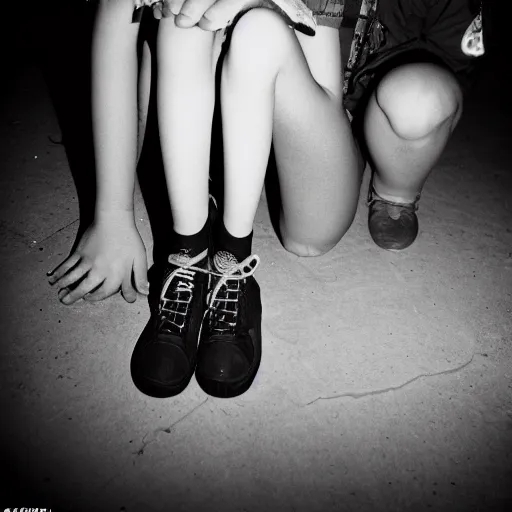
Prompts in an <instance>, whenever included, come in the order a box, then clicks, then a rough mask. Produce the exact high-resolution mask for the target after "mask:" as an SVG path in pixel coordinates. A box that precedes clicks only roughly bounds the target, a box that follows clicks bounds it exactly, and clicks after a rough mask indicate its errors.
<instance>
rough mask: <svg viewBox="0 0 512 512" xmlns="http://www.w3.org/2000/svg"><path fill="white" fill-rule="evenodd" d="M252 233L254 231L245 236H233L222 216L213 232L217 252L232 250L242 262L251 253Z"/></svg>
mask: <svg viewBox="0 0 512 512" xmlns="http://www.w3.org/2000/svg"><path fill="white" fill-rule="evenodd" d="M252 235H253V232H252V231H251V232H250V233H249V234H248V235H247V236H244V237H243V238H238V237H236V236H233V235H232V234H231V233H229V231H228V230H227V229H226V226H224V221H223V220H222V217H221V218H219V219H218V221H217V222H216V224H215V229H214V233H213V236H214V238H213V240H214V247H215V252H217V251H227V252H230V253H231V254H232V255H233V256H234V257H235V258H236V259H237V261H238V262H241V261H243V260H245V258H248V257H249V256H250V255H251V252H252Z"/></svg>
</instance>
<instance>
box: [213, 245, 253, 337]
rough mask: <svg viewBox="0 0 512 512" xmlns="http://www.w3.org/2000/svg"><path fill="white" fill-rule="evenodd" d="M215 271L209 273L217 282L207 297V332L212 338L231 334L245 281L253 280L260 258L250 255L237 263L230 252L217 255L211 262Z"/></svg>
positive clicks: (235, 323) (235, 322) (220, 252)
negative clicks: (251, 277) (216, 335)
mask: <svg viewBox="0 0 512 512" xmlns="http://www.w3.org/2000/svg"><path fill="white" fill-rule="evenodd" d="M213 263H214V268H215V270H213V271H212V272H211V274H212V275H213V276H215V278H216V279H217V283H216V284H215V286H214V288H213V289H212V290H211V292H210V293H209V294H208V298H207V302H208V309H207V310H206V313H205V314H206V315H208V319H209V323H208V326H209V329H210V332H212V333H215V334H227V333H230V334H232V333H233V332H234V330H235V327H236V325H237V319H238V312H239V307H238V306H239V298H240V292H241V291H242V289H243V286H244V284H245V282H246V280H247V278H248V277H250V276H252V275H253V274H254V272H255V271H256V268H257V267H258V265H259V263H260V258H259V256H257V255H256V254H253V255H251V256H249V257H248V258H246V259H245V260H243V261H242V262H240V263H238V261H237V260H236V258H235V257H234V256H233V255H232V254H231V253H229V252H226V251H219V252H217V253H216V254H215V256H214V258H213Z"/></svg>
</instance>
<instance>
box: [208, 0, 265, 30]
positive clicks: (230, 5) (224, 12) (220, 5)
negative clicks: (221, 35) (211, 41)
mask: <svg viewBox="0 0 512 512" xmlns="http://www.w3.org/2000/svg"><path fill="white" fill-rule="evenodd" d="M256 3H257V2H256V1H252V0H247V1H246V2H240V0H219V1H218V2H216V3H215V4H214V5H212V6H211V7H210V8H209V9H208V10H207V11H206V12H205V13H204V14H203V17H202V18H201V20H200V21H199V27H200V28H202V29H203V30H210V31H212V32H214V31H216V30H220V29H222V28H225V27H227V26H228V25H229V24H230V23H231V22H232V21H233V19H234V18H235V17H236V15H237V14H238V13H239V12H241V11H242V10H245V9H248V8H249V7H250V6H251V5H254V4H256Z"/></svg>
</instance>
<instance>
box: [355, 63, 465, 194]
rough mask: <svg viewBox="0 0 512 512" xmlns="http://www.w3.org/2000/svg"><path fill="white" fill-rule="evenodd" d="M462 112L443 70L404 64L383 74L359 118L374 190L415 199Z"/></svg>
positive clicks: (453, 85) (458, 96)
mask: <svg viewBox="0 0 512 512" xmlns="http://www.w3.org/2000/svg"><path fill="white" fill-rule="evenodd" d="M461 113H462V93H461V91H460V88H459V85H458V84H457V82H456V80H455V78H454V77H453V76H452V75H451V74H450V73H449V72H448V71H446V70H444V69H442V68H440V67H438V66H436V65H433V64H408V65H405V66H402V67H400V68H397V69H395V70H393V71H391V72H390V73H388V74H387V75H386V76H385V77H384V78H383V80H382V81H381V83H380V84H379V86H378V87H377V90H376V92H375V93H374V95H373V96H372V98H371V99H370V102H369V105H368V108H367V111H366V114H365V121H364V133H365V137H366V142H367V145H368V149H369V151H370V154H371V157H372V160H373V161H374V163H375V176H374V187H375V191H376V192H377V194H378V195H379V196H381V197H382V198H384V199H387V200H390V201H395V202H398V203H410V202H412V201H414V199H415V198H416V196H417V195H418V194H419V193H420V192H421V189H422V187H423V185H424V183H425V181H426V179H427V177H428V175H429V174H430V172H431V170H432V168H433V166H434V165H435V163H436V162H437V160H438V158H439V157H440V155H441V153H442V151H443V150H444V148H445V146H446V144H447V142H448V139H449V137H450V135H451V133H452V131H453V129H454V128H455V126H456V124H457V122H458V121H459V119H460V116H461Z"/></svg>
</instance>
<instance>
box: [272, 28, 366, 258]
mask: <svg viewBox="0 0 512 512" xmlns="http://www.w3.org/2000/svg"><path fill="white" fill-rule="evenodd" d="M341 76H342V74H341V58H340V51H339V35H338V31H337V30H334V29H332V28H327V27H318V32H317V35H316V36H315V37H314V38H307V36H302V35H301V36H299V38H298V39H297V44H296V46H295V49H294V51H292V52H291V55H290V56H289V59H288V60H287V61H286V63H285V65H284V66H283V68H282V69H281V70H280V72H279V74H278V76H277V79H276V85H275V106H274V132H273V144H274V153H275V158H276V164H277V171H278V176H279V183H280V190H281V202H282V211H281V220H280V228H281V235H282V239H283V243H284V245H285V247H287V248H288V249H290V250H292V251H293V252H296V253H299V252H300V253H301V254H303V255H308V254H310V255H317V254H321V253H323V252H326V251H327V250H329V249H330V248H332V247H333V246H334V245H335V244H336V243H337V242H338V241H339V240H340V238H341V237H342V236H343V234H344V233H345V232H346V230H347V229H348V228H349V226H350V224H351V223H352V220H353V217H354V214H355V210H356V206H357V200H358V196H359V189H360V179H361V174H362V169H363V166H362V160H361V158H360V156H359V150H358V148H357V144H356V143H355V140H354V138H353V136H352V132H351V126H350V122H349V120H348V117H347V114H346V112H345V110H344V109H343V106H342V93H341Z"/></svg>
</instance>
